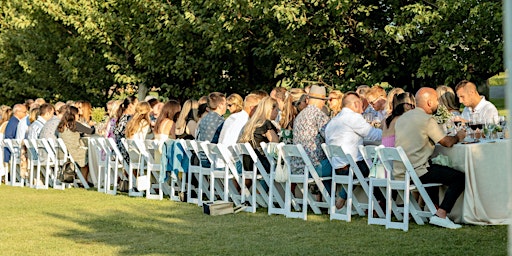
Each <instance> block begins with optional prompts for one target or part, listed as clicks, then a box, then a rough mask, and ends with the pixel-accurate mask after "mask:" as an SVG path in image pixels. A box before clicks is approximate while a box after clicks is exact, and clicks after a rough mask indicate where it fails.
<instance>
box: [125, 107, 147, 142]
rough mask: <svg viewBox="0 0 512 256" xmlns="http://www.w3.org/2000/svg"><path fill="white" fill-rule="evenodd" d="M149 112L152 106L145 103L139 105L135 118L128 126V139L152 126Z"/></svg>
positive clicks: (136, 108)
mask: <svg viewBox="0 0 512 256" xmlns="http://www.w3.org/2000/svg"><path fill="white" fill-rule="evenodd" d="M149 112H151V106H150V105H149V103H147V102H145V101H141V102H139V103H137V105H136V106H135V114H134V115H133V118H132V119H130V121H128V123H127V124H126V138H131V137H132V136H133V135H134V134H135V133H137V132H138V131H140V130H142V128H144V127H145V126H148V125H149V124H150V122H151V121H150V119H149Z"/></svg>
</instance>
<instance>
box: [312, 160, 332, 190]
mask: <svg viewBox="0 0 512 256" xmlns="http://www.w3.org/2000/svg"><path fill="white" fill-rule="evenodd" d="M315 171H316V173H318V176H320V177H331V176H332V167H331V163H329V160H327V159H324V160H322V161H321V162H320V164H319V165H317V166H315ZM323 184H324V186H325V188H326V189H327V192H329V194H330V193H331V180H325V181H323Z"/></svg>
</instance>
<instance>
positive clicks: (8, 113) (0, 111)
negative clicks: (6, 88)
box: [0, 105, 12, 124]
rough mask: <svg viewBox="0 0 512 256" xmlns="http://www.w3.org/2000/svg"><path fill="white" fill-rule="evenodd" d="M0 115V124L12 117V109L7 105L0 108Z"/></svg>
mask: <svg viewBox="0 0 512 256" xmlns="http://www.w3.org/2000/svg"><path fill="white" fill-rule="evenodd" d="M0 115H1V116H2V119H0V124H3V123H4V122H7V121H9V119H11V117H12V108H11V107H9V106H7V105H2V106H0Z"/></svg>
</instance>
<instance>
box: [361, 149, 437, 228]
mask: <svg viewBox="0 0 512 256" xmlns="http://www.w3.org/2000/svg"><path fill="white" fill-rule="evenodd" d="M375 153H376V154H377V158H378V161H379V162H380V163H381V164H382V165H383V167H384V171H385V178H377V177H371V178H370V183H369V185H370V193H371V192H372V191H373V189H374V187H377V188H379V189H380V190H381V191H382V192H383V193H384V194H385V197H386V216H385V219H382V218H368V224H379V225H385V226H386V228H393V229H402V230H403V231H407V230H408V229H409V215H411V216H412V218H413V219H414V221H415V222H416V223H417V224H418V225H423V224H425V222H426V221H427V220H428V218H430V217H432V216H433V215H434V214H435V212H436V210H437V209H436V207H435V205H434V203H433V202H432V200H431V198H430V196H429V195H428V193H427V191H426V188H428V187H439V186H441V185H442V184H441V183H428V184H425V183H422V182H421V180H420V178H419V177H418V175H417V174H416V171H415V170H414V167H413V166H412V164H411V162H410V161H409V159H408V157H407V155H406V153H405V152H404V150H403V149H402V147H396V148H394V147H388V148H386V147H384V146H379V147H376V148H375ZM397 164H401V165H403V166H404V167H405V178H404V179H403V180H402V179H394V177H393V168H394V166H396V165H397ZM393 191H397V197H396V198H393V196H392V194H393V193H392V192H393ZM413 191H415V192H417V193H418V195H419V196H420V197H421V198H422V200H423V202H424V204H425V206H424V208H422V207H420V205H419V204H418V201H417V200H416V199H415V198H414V196H413ZM399 203H403V206H399ZM373 206H374V205H372V204H370V207H369V209H370V210H372V208H373ZM393 216H395V218H396V220H397V221H393V219H392V217H393Z"/></svg>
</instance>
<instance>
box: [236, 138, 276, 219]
mask: <svg viewBox="0 0 512 256" xmlns="http://www.w3.org/2000/svg"><path fill="white" fill-rule="evenodd" d="M231 151H232V152H233V153H235V155H236V159H235V160H237V161H238V162H239V163H240V165H241V168H242V169H243V166H245V164H244V163H245V159H244V156H248V157H249V159H250V160H251V162H252V168H251V170H242V180H246V179H250V180H251V182H252V186H251V194H250V196H251V200H250V207H248V211H250V212H256V207H258V205H260V206H262V207H268V202H269V201H268V200H269V198H268V193H267V189H266V187H270V185H269V184H270V173H269V172H268V171H267V170H265V168H264V167H263V165H262V163H261V160H260V159H259V157H258V155H257V154H256V152H255V151H254V149H253V147H252V146H251V144H249V143H247V142H246V143H238V144H236V145H233V146H232V150H231ZM262 182H264V184H265V185H266V187H264V186H263V185H262ZM241 185H242V190H243V191H244V190H245V189H247V188H246V187H245V182H241ZM242 196H243V197H245V193H244V194H243V195H242Z"/></svg>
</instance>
